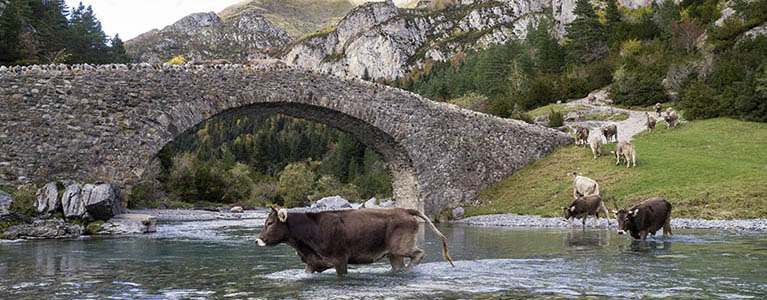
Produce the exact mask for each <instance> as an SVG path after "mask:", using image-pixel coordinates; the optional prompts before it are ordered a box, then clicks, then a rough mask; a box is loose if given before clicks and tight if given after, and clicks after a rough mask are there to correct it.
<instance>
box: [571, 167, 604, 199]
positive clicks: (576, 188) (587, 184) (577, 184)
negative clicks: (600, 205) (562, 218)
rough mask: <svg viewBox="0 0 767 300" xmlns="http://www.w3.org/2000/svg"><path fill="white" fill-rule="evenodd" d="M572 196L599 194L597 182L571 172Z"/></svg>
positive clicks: (576, 197)
mask: <svg viewBox="0 0 767 300" xmlns="http://www.w3.org/2000/svg"><path fill="white" fill-rule="evenodd" d="M570 176H572V177H573V198H575V199H578V198H580V197H582V196H592V195H597V196H599V184H598V183H597V182H596V181H594V179H591V178H588V177H585V176H581V175H578V173H576V172H573V173H571V174H570Z"/></svg>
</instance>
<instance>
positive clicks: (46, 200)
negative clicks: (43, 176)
mask: <svg viewBox="0 0 767 300" xmlns="http://www.w3.org/2000/svg"><path fill="white" fill-rule="evenodd" d="M59 208H61V198H59V190H58V187H57V186H56V183H55V182H51V183H48V184H46V185H45V186H43V187H42V188H41V189H39V190H37V213H38V214H40V216H41V217H50V216H51V215H52V214H53V213H54V212H56V211H58V210H59Z"/></svg>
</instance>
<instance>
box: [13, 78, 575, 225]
mask: <svg viewBox="0 0 767 300" xmlns="http://www.w3.org/2000/svg"><path fill="white" fill-rule="evenodd" d="M244 111H254V112H270V113H282V114H286V115H290V116H294V117H298V118H304V119H308V120H313V121H317V122H321V123H324V124H327V125H329V126H332V127H336V128H338V129H340V130H342V131H345V132H347V133H350V134H351V135H353V136H354V137H355V138H357V139H358V140H359V141H360V142H362V143H364V144H366V145H368V146H370V147H372V148H373V149H375V151H376V152H377V153H378V154H379V155H380V156H381V158H382V160H383V161H384V163H385V166H386V170H387V172H388V173H389V175H390V177H391V179H392V185H393V190H394V198H395V200H396V202H397V205H398V206H400V207H406V208H416V209H419V210H422V211H424V212H426V213H427V214H428V215H431V216H434V215H436V214H438V213H439V212H440V211H441V210H442V209H445V208H453V207H456V206H460V205H465V204H467V203H470V201H471V200H473V199H474V198H475V197H476V195H477V194H478V192H479V191H480V190H481V189H483V188H485V187H487V186H489V185H491V184H493V183H496V182H498V181H500V180H501V179H503V178H505V177H507V176H509V175H510V174H512V173H513V172H515V171H516V170H519V169H520V168H522V167H524V166H525V165H527V164H529V163H531V162H533V161H535V160H537V159H539V158H541V157H543V156H544V155H545V154H547V153H548V152H550V151H552V150H553V149H555V148H556V147H557V146H559V145H563V144H567V143H570V142H571V138H570V137H569V136H568V135H566V134H563V133H560V132H557V131H554V130H550V129H547V128H544V127H540V126H535V125H530V124H526V123H524V122H520V121H516V120H508V119H502V118H497V117H493V116H490V115H487V114H482V113H477V112H473V111H469V110H465V109H461V108H458V107H456V106H453V105H449V104H443V103H437V102H433V101H430V100H428V99H424V98H422V97H420V96H418V95H415V94H413V93H410V92H407V91H402V90H398V89H395V88H391V87H387V86H383V85H378V84H374V83H370V82H366V81H361V80H356V79H349V78H339V77H334V76H331V75H327V74H320V73H315V72H312V71H307V70H300V69H294V68H288V67H281V68H272V67H254V66H241V65H225V66H188V67H187V66H182V67H178V66H165V67H152V66H149V65H145V64H144V65H128V66H126V65H106V66H95V67H94V66H87V65H85V66H68V67H63V66H42V67H39V66H32V67H24V68H21V67H15V68H11V69H6V68H0V185H19V184H23V183H29V182H45V181H50V180H61V179H74V180H80V181H107V182H112V183H116V184H118V185H119V186H120V187H121V188H122V189H123V191H124V192H129V191H130V189H131V187H132V186H133V185H135V184H136V183H137V182H139V181H140V180H142V177H144V176H146V175H147V173H149V172H148V171H147V170H148V168H149V167H150V165H151V164H152V163H153V160H155V158H156V155H157V153H158V152H159V151H160V149H162V148H163V147H164V146H165V145H166V144H167V143H168V142H170V141H172V140H173V139H174V138H175V137H176V136H178V135H179V134H181V133H182V132H184V131H185V130H187V129H189V128H191V127H193V126H195V125H196V124H199V123H200V122H203V121H205V120H206V119H209V118H211V117H213V116H215V115H218V114H225V113H232V112H244Z"/></svg>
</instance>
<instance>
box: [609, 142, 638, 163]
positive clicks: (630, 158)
mask: <svg viewBox="0 0 767 300" xmlns="http://www.w3.org/2000/svg"><path fill="white" fill-rule="evenodd" d="M613 154H615V165H616V166H617V165H619V164H620V163H621V156H623V158H625V159H626V168H628V167H629V166H630V165H631V164H632V163H633V164H634V168H636V166H637V162H636V159H637V153H636V150H635V149H634V145H632V144H631V143H629V142H627V141H621V142H620V143H618V145H617V146H615V152H613Z"/></svg>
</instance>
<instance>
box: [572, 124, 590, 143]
mask: <svg viewBox="0 0 767 300" xmlns="http://www.w3.org/2000/svg"><path fill="white" fill-rule="evenodd" d="M588 138H589V129H588V128H586V127H583V126H578V127H576V128H575V144H576V145H584V146H585V145H588V143H589V142H588Z"/></svg>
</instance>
